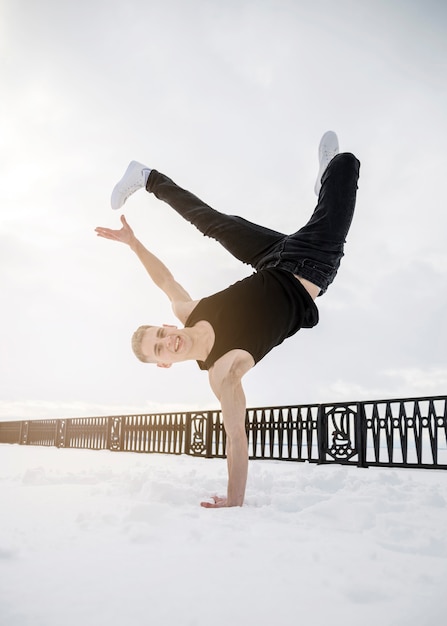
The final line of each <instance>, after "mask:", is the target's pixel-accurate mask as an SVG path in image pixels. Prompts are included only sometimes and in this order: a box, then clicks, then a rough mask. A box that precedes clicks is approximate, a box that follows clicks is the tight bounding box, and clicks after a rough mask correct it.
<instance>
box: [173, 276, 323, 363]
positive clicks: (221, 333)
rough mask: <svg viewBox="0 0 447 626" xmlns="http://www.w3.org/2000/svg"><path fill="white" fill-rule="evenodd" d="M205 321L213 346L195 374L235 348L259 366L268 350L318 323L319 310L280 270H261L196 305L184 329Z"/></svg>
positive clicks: (291, 279) (304, 290) (294, 282)
mask: <svg viewBox="0 0 447 626" xmlns="http://www.w3.org/2000/svg"><path fill="white" fill-rule="evenodd" d="M203 320H205V321H207V322H209V323H210V324H211V326H212V327H213V330H214V333H215V340H214V345H213V347H212V349H211V352H210V354H209V355H208V357H207V359H206V360H205V361H198V364H199V367H200V369H203V370H208V369H209V368H210V367H211V366H212V365H213V364H214V363H215V362H216V361H217V359H219V358H220V357H221V356H223V355H224V354H226V353H227V352H229V351H230V350H234V349H236V348H238V349H241V350H246V351H247V352H249V353H250V354H251V355H252V357H253V359H254V361H255V363H258V361H260V360H261V359H262V358H263V357H264V356H265V355H266V354H267V353H268V352H270V350H271V349H272V348H274V347H275V346H278V345H279V344H280V343H282V342H283V341H284V339H286V338H287V337H290V336H291V335H294V334H295V333H296V332H297V331H298V330H299V329H300V328H312V327H313V326H316V325H317V324H318V309H317V307H316V305H315V303H314V301H313V300H312V298H311V297H310V295H309V293H308V292H307V291H306V289H305V288H304V287H303V285H302V284H301V283H300V282H299V281H298V280H297V279H296V278H295V277H294V275H293V274H291V273H290V272H288V271H286V270H282V269H273V268H269V269H265V270H261V271H259V272H256V273H255V274H253V275H252V276H249V277H248V278H245V279H244V280H240V281H238V282H237V283H234V285H231V286H230V287H228V288H227V289H224V290H223V291H219V292H218V293H215V294H214V295H212V296H209V297H208V298H203V300H200V302H199V303H198V304H197V306H196V307H195V309H194V310H193V311H192V313H191V315H190V316H189V317H188V319H187V320H186V324H185V327H191V326H194V325H195V324H197V322H200V321H203Z"/></svg>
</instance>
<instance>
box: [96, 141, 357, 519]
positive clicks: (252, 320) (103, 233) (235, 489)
mask: <svg viewBox="0 0 447 626" xmlns="http://www.w3.org/2000/svg"><path fill="white" fill-rule="evenodd" d="M319 161H320V170H319V173H318V177H317V182H316V185H315V192H316V194H317V195H318V204H317V206H316V209H315V211H314V213H313V215H312V217H311V218H310V220H309V222H308V223H307V224H306V225H305V226H304V227H303V228H301V229H300V230H298V231H297V232H296V233H294V234H292V235H289V236H287V235H284V234H282V233H279V232H276V231H273V230H270V229H267V228H263V227H261V226H258V225H256V224H253V223H251V222H248V221H246V220H244V219H243V218H240V217H236V216H232V215H224V214H222V213H219V212H218V211H215V210H214V209H212V208H211V207H209V206H208V205H206V204H204V203H203V202H202V201H201V200H199V198H197V197H196V196H194V195H193V194H191V193H190V192H188V191H186V190H184V189H181V188H180V187H178V186H177V185H176V184H175V183H174V182H173V181H172V180H171V179H169V178H168V177H167V176H164V175H163V174H161V173H159V172H157V171H156V170H151V169H149V168H147V167H146V166H144V165H142V164H141V163H137V162H135V161H132V162H131V163H130V165H129V167H128V168H127V170H126V172H125V174H124V176H123V178H122V179H121V180H120V181H119V182H118V184H117V185H116V186H115V188H114V190H113V193H112V208H113V209H119V208H121V207H122V206H123V204H124V203H125V201H126V200H127V198H128V197H129V196H130V195H131V194H132V193H134V192H135V191H137V190H138V189H141V188H144V187H145V188H146V190H147V191H148V192H150V193H153V194H154V195H155V196H156V197H157V198H159V199H160V200H163V201H165V202H167V203H168V204H169V205H170V206H171V207H172V208H173V209H175V210H176V211H177V212H178V213H179V214H180V215H181V216H182V217H183V218H185V219H186V220H188V221H189V222H191V223H192V224H194V225H195V226H196V227H197V228H198V229H199V230H200V231H201V232H202V233H203V234H204V235H207V236H209V237H212V238H214V239H216V240H217V241H218V242H219V243H221V244H222V245H223V246H224V247H225V248H226V249H227V250H228V251H229V252H231V254H233V256H235V257H236V258H237V259H240V260H241V261H242V262H244V263H247V264H249V265H251V266H252V267H253V268H254V269H255V270H256V272H255V273H254V274H253V275H252V276H249V277H248V278H245V279H244V280H242V281H239V282H237V283H235V284H234V285H231V286H230V287H228V289H225V290H223V291H221V292H219V293H216V294H213V295H211V296H209V297H208V298H203V299H201V300H193V299H192V298H191V296H190V295H189V294H188V292H187V291H186V290H185V289H184V288H183V287H182V286H181V285H179V283H177V282H176V280H175V279H174V277H173V276H172V274H171V272H170V271H169V270H168V269H167V267H166V266H165V265H164V264H163V263H162V262H161V261H160V260H159V259H158V258H157V257H155V256H154V255H153V254H152V253H151V252H149V250H147V249H146V248H145V247H144V246H143V244H142V243H141V242H140V241H139V240H138V239H137V238H136V237H135V235H134V233H133V231H132V229H131V228H130V226H129V224H128V223H127V221H126V219H125V217H124V216H121V222H122V228H121V229H120V230H111V229H108V228H97V229H96V232H97V234H98V235H99V236H100V237H105V238H106V239H112V240H115V241H120V242H122V243H125V244H127V245H128V246H129V247H130V248H131V249H132V250H133V251H134V252H135V253H136V254H137V256H138V258H139V259H140V261H141V262H142V263H143V265H144V267H145V268H146V270H147V272H148V273H149V275H150V277H151V278H152V280H153V281H154V283H155V284H156V285H157V286H158V287H159V288H160V289H161V290H162V291H163V292H164V293H165V294H166V295H167V296H168V298H169V300H170V301H171V304H172V309H173V311H174V314H175V315H176V317H177V318H178V319H179V320H180V322H181V323H182V324H184V327H183V328H181V329H177V328H176V327H173V326H167V325H164V326H142V327H140V328H139V329H138V330H137V331H136V332H135V333H134V336H133V338H132V346H133V350H134V352H135V354H136V356H137V357H138V358H139V359H140V360H141V361H144V362H146V363H156V364H157V365H158V366H159V367H166V368H167V367H171V366H172V364H173V363H177V362H180V361H185V360H196V361H198V364H199V367H200V368H201V369H205V370H207V371H208V377H209V383H210V385H211V389H212V390H213V392H214V394H215V395H216V397H217V398H218V400H219V402H220V405H221V409H222V415H223V420H224V426H225V431H226V434H227V450H226V452H227V465H228V489H227V495H226V497H223V498H221V497H217V496H216V497H214V498H213V502H212V503H210V502H202V503H201V504H202V506H205V507H208V508H218V507H226V506H242V504H243V501H244V494H245V487H246V481H247V472H248V445H247V436H246V432H245V413H246V401H245V395H244V390H243V387H242V378H243V376H244V375H245V374H246V373H247V372H248V371H249V370H250V369H251V368H252V367H254V366H255V365H256V363H257V362H258V361H259V360H260V359H262V358H263V357H264V356H265V355H266V354H267V353H268V352H269V351H270V350H271V349H272V348H274V347H275V346H277V345H279V344H280V343H282V341H284V339H285V338H287V337H290V336H291V335H293V334H295V333H296V332H297V331H298V330H299V329H300V328H312V327H313V326H315V325H316V324H317V323H318V310H317V307H316V306H315V302H314V300H315V299H316V297H317V296H321V295H322V294H323V293H324V292H325V291H326V289H327V288H328V286H329V284H330V283H331V282H332V281H333V279H334V278H335V275H336V273H337V270H338V268H339V265H340V260H341V258H342V256H343V247H344V243H345V239H346V235H347V233H348V230H349V227H350V224H351V220H352V216H353V213H354V208H355V200H356V192H357V180H358V176H359V168H360V163H359V161H358V160H357V159H356V158H355V157H354V156H353V155H352V154H350V153H344V154H339V148H338V139H337V136H336V135H335V133H333V132H332V131H328V132H327V133H325V135H323V138H322V140H321V142H320V147H319Z"/></svg>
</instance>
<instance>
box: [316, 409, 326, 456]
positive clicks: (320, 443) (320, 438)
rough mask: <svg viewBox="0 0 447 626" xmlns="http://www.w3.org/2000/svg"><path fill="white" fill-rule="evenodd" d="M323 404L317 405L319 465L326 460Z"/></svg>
mask: <svg viewBox="0 0 447 626" xmlns="http://www.w3.org/2000/svg"><path fill="white" fill-rule="evenodd" d="M324 418H325V411H324V405H323V404H319V405H318V412H317V438H318V463H319V464H320V465H321V464H322V463H325V462H326V450H327V428H326V423H325V419H324Z"/></svg>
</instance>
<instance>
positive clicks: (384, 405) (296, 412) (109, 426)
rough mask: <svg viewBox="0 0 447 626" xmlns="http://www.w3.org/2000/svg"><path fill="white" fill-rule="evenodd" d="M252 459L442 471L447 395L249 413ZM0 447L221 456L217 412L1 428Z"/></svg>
mask: <svg viewBox="0 0 447 626" xmlns="http://www.w3.org/2000/svg"><path fill="white" fill-rule="evenodd" d="M246 430H247V437H248V442H249V454H250V457H251V458H252V459H277V460H284V461H309V462H311V463H341V464H349V465H357V466H359V467H368V466H383V467H419V468H429V469H447V396H433V397H426V398H410V399H401V400H372V401H367V402H343V403H333V404H314V405H301V406H283V407H268V408H255V409H248V410H247V414H246ZM0 443H18V444H22V445H37V446H57V447H59V448H90V449H94V450H103V449H107V450H116V451H127V452H146V453H151V452H158V453H164V454H189V455H193V456H203V457H209V458H210V457H224V456H225V447H226V437H225V430H224V427H223V421H222V415H221V412H220V411H217V410H216V411H200V412H181V413H155V414H150V415H116V416H111V417H86V418H68V419H44V420H30V421H21V422H20V421H11V422H0Z"/></svg>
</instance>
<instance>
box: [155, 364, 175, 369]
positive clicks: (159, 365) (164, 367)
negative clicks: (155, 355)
mask: <svg viewBox="0 0 447 626" xmlns="http://www.w3.org/2000/svg"><path fill="white" fill-rule="evenodd" d="M171 365H172V363H157V367H162V368H163V369H168V367H171Z"/></svg>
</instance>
